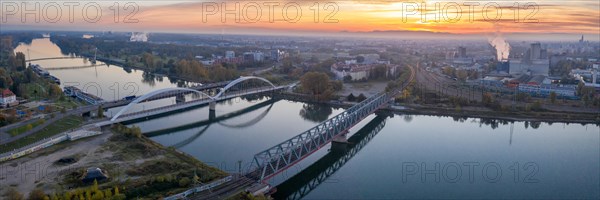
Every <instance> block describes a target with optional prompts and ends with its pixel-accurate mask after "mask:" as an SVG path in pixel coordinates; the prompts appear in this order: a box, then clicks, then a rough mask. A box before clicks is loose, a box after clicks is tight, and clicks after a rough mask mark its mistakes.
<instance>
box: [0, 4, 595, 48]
mask: <svg viewBox="0 0 600 200" xmlns="http://www.w3.org/2000/svg"><path fill="white" fill-rule="evenodd" d="M27 2H29V3H28V5H27V9H30V10H31V9H34V10H35V8H36V7H35V4H34V3H32V2H37V3H39V8H38V9H37V10H40V13H41V17H40V22H39V23H36V22H35V16H34V15H33V14H26V15H24V17H23V15H22V13H21V11H22V10H23V9H25V8H23V4H22V3H23V2H22V1H10V0H8V1H4V0H3V1H2V7H1V12H2V13H0V14H1V16H2V21H1V22H2V26H3V29H17V30H18V29H58V30H98V31H107V30H113V31H147V32H152V31H161V32H197V33H222V32H227V33H238V32H244V31H245V32H251V33H260V32H270V31H275V32H277V31H288V32H325V33H327V32H329V33H331V32H372V31H427V32H442V33H454V34H479V33H491V32H497V31H501V32H503V33H536V34H547V33H567V34H587V35H592V36H594V35H599V33H600V1H598V0H579V1H558V0H537V1H506V0H502V1H392V0H379V1H368V0H354V1H352V0H345V1H323V0H316V1H315V0H313V1H307V0H301V1H290V0H286V1H274V0H272V1H224V0H221V1H165V0H163V1H134V4H129V5H128V7H127V8H128V9H127V10H125V9H124V7H125V5H126V3H127V2H130V1H111V0H102V1H85V2H81V3H79V5H77V6H75V8H74V11H75V12H74V14H73V16H74V17H73V22H70V20H69V15H68V10H69V7H67V6H65V5H64V2H61V1H58V2H56V1H27ZM53 2H54V4H51V3H53ZM90 2H91V4H89V5H88V3H90ZM235 2H238V3H239V7H238V9H237V11H236V12H237V17H238V18H239V21H236V15H235V14H226V15H225V16H222V13H223V12H224V11H223V10H224V9H223V5H225V6H226V9H227V10H235V9H236V3H235ZM407 2H417V3H407ZM528 2H533V4H527V3H528ZM116 3H118V5H119V7H120V9H119V14H118V17H117V18H115V9H114V5H116ZM465 4H467V5H465ZM516 4H518V5H519V8H520V9H519V11H518V17H516V9H515V5H516ZM85 5H88V6H87V9H83V7H86V6H85ZM436 5H439V7H436ZM98 6H99V7H98ZM111 6H113V8H111ZM298 6H299V7H298ZM498 6H499V7H498ZM56 7H60V10H61V11H62V13H63V14H62V15H60V16H59V15H57V14H56V13H57V10H58V9H56ZM134 7H137V8H138V9H137V11H136V12H133V11H134V10H133V8H134ZM257 8H258V9H257ZM317 8H318V10H319V11H318V14H316V10H317ZM97 10H101V13H102V16H100V17H99V15H98V13H97ZM299 10H301V13H299V12H298V11H299ZM271 11H272V12H271ZM227 12H229V13H232V12H234V11H227ZM132 13H133V15H131V17H130V18H129V20H128V22H131V23H124V21H126V20H127V19H126V16H127V15H129V14H132ZM257 13H260V14H258V15H257ZM440 13H441V15H440ZM423 15H425V17H426V20H423V18H422V17H423ZM436 17H438V18H439V17H441V20H440V21H439V22H436V21H435V19H434V18H436ZM24 18H25V19H24ZM23 20H25V22H23ZM86 20H87V21H86ZM315 20H316V21H315ZM592 39H593V38H592Z"/></svg>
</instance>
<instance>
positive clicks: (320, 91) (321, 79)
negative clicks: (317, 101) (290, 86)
mask: <svg viewBox="0 0 600 200" xmlns="http://www.w3.org/2000/svg"><path fill="white" fill-rule="evenodd" d="M300 84H301V85H302V89H303V90H304V92H306V93H308V94H311V95H313V96H316V97H318V98H323V99H328V98H329V97H330V95H331V93H332V91H331V87H330V84H329V76H327V74H325V73H323V72H308V73H306V74H304V75H303V76H302V77H300Z"/></svg>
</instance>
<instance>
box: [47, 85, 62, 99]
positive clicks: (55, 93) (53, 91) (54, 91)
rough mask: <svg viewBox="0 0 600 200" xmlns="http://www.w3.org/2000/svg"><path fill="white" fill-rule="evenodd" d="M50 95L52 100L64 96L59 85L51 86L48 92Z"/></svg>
mask: <svg viewBox="0 0 600 200" xmlns="http://www.w3.org/2000/svg"><path fill="white" fill-rule="evenodd" d="M48 93H49V95H50V97H52V98H55V99H57V98H60V96H62V95H63V92H62V90H61V89H60V87H59V86H58V85H57V84H51V85H50V89H49V90H48Z"/></svg>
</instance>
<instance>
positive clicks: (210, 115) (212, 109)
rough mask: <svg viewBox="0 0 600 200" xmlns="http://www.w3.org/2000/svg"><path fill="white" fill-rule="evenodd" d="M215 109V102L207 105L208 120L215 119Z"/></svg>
mask: <svg viewBox="0 0 600 200" xmlns="http://www.w3.org/2000/svg"><path fill="white" fill-rule="evenodd" d="M216 107H217V102H215V101H211V102H210V103H208V119H209V120H214V119H215V118H216V117H217V114H216Z"/></svg>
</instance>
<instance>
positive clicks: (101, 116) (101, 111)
mask: <svg viewBox="0 0 600 200" xmlns="http://www.w3.org/2000/svg"><path fill="white" fill-rule="evenodd" d="M97 115H98V118H103V117H104V108H102V105H99V106H98V114H97Z"/></svg>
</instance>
